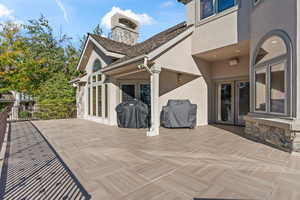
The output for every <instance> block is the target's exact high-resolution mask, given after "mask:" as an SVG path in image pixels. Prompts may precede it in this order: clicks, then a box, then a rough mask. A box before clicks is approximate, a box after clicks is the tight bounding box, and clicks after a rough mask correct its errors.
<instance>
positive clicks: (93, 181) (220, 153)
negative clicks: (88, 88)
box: [12, 120, 300, 200]
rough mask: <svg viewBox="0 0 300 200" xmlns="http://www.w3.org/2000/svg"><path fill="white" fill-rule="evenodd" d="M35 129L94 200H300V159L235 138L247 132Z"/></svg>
mask: <svg viewBox="0 0 300 200" xmlns="http://www.w3.org/2000/svg"><path fill="white" fill-rule="evenodd" d="M22 123H27V125H28V126H29V125H30V123H28V122H22ZM22 123H21V122H20V123H18V125H22ZM33 123H34V124H35V125H36V127H37V128H38V129H39V130H40V131H41V133H42V134H43V135H44V136H45V138H46V139H47V140H48V141H49V143H50V144H51V145H53V147H54V149H55V150H56V151H57V153H58V154H59V155H60V157H61V158H62V160H63V161H64V162H65V163H66V165H67V166H68V167H69V168H70V169H71V170H72V172H73V173H74V174H75V176H76V177H77V178H78V180H79V182H80V183H81V184H82V185H83V187H84V188H85V189H86V190H87V192H88V193H89V194H90V195H91V196H92V199H97V200H98V199H99V200H106V199H112V200H121V199H122V200H141V199H142V200H175V199H176V200H180V199H182V200H186V199H193V198H212V199H254V200H271V199H272V200H273V199H274V200H277V199H278V200H289V199H292V200H299V199H300V157H297V156H292V155H290V154H289V153H286V152H282V151H280V150H277V149H273V148H271V147H269V146H266V145H263V144H260V143H255V142H253V141H249V140H247V139H245V138H243V137H240V136H238V135H236V134H233V133H232V132H242V131H243V130H242V128H238V127H228V126H204V127H199V128H197V129H195V130H186V129H172V130H170V129H161V135H160V136H157V137H146V134H145V132H146V130H134V129H118V128H116V127H110V126H104V125H100V124H97V123H94V122H90V121H84V120H55V121H35V122H33ZM22 126H25V125H24V124H23V125H22ZM13 134H14V133H12V135H13ZM28 142H29V141H28ZM70 199H72V198H70Z"/></svg>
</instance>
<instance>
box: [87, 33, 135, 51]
mask: <svg viewBox="0 0 300 200" xmlns="http://www.w3.org/2000/svg"><path fill="white" fill-rule="evenodd" d="M89 35H90V36H91V37H92V38H94V39H95V40H96V41H97V42H98V43H99V44H100V45H101V46H103V48H104V49H106V50H107V51H110V52H114V53H119V54H123V55H126V53H127V51H126V50H127V49H129V48H130V47H132V46H130V45H127V44H125V43H122V42H117V41H114V40H111V39H108V38H105V37H101V36H99V35H95V34H89Z"/></svg>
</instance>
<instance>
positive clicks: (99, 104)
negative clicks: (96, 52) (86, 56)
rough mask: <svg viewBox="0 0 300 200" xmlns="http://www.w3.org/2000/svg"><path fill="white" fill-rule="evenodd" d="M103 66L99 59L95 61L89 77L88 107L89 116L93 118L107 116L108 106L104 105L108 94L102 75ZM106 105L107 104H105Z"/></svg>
mask: <svg viewBox="0 0 300 200" xmlns="http://www.w3.org/2000/svg"><path fill="white" fill-rule="evenodd" d="M101 69H102V64H101V61H100V60H99V59H95V61H94V62H93V65H92V69H91V72H90V74H89V77H88V84H87V91H88V94H87V102H88V103H87V106H88V112H87V113H88V115H89V116H92V117H103V116H106V112H107V111H106V109H107V108H106V107H107V106H106V105H105V104H104V103H103V102H104V101H105V99H106V96H105V95H107V92H106V91H105V87H104V85H105V83H104V80H105V78H104V75H103V74H102V73H101V71H100V70H101ZM105 103H106V102H105Z"/></svg>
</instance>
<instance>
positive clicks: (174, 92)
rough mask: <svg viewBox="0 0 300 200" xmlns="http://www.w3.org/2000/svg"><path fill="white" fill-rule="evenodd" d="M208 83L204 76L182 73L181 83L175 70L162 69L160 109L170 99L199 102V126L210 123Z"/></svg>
mask: <svg viewBox="0 0 300 200" xmlns="http://www.w3.org/2000/svg"><path fill="white" fill-rule="evenodd" d="M207 91H208V88H207V84H206V82H205V80H204V78H203V77H195V76H192V75H182V77H181V83H178V76H177V73H175V72H170V71H162V72H161V74H160V97H159V101H160V102H159V103H160V110H161V109H162V107H163V106H165V105H167V103H168V100H170V99H188V100H190V101H191V103H193V104H197V107H198V110H197V126H201V125H206V124H207V123H208V106H207V105H208V103H207V100H208V97H207Z"/></svg>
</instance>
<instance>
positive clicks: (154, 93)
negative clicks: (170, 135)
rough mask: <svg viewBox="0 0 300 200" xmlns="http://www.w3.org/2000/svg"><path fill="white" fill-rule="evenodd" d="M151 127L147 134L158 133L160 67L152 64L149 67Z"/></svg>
mask: <svg viewBox="0 0 300 200" xmlns="http://www.w3.org/2000/svg"><path fill="white" fill-rule="evenodd" d="M151 72H152V74H151V128H150V130H149V131H148V132H147V136H157V135H159V127H160V112H159V74H160V72H161V68H160V67H159V66H157V65H155V64H154V65H153V66H152V68H151Z"/></svg>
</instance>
